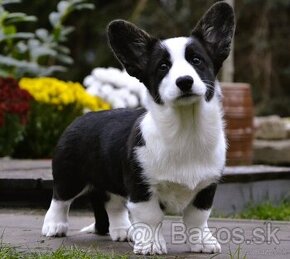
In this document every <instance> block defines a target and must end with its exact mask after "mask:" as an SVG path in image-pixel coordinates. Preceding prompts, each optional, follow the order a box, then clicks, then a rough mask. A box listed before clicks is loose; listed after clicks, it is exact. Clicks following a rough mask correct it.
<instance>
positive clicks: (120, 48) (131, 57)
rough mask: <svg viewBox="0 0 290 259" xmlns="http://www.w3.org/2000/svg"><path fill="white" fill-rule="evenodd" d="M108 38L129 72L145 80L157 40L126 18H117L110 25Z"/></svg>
mask: <svg viewBox="0 0 290 259" xmlns="http://www.w3.org/2000/svg"><path fill="white" fill-rule="evenodd" d="M108 38H109V43H110V45H111V48H112V50H113V52H114V53H115V55H116V57H117V58H118V59H119V61H120V62H121V63H122V64H123V66H124V67H125V69H126V70H127V72H128V74H129V75H131V76H134V77H136V78H138V79H139V80H140V81H141V82H143V81H144V70H145V67H146V65H147V62H148V58H149V53H150V49H151V48H152V46H153V44H154V43H155V42H156V41H157V40H156V39H154V38H152V37H151V36H150V35H149V34H148V33H146V32H145V31H143V30H141V29H139V28H138V27H137V26H135V25H134V24H132V23H129V22H127V21H124V20H115V21H112V22H111V23H110V24H109V25H108Z"/></svg>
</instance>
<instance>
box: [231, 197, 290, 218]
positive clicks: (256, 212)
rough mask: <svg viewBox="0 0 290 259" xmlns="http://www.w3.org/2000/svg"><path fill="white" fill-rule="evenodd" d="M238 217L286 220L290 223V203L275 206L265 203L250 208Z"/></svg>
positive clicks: (285, 202)
mask: <svg viewBox="0 0 290 259" xmlns="http://www.w3.org/2000/svg"><path fill="white" fill-rule="evenodd" d="M236 217H239V218H243V219H264V220H286V221H290V201H284V202H282V203H280V204H279V205H277V206H275V205H273V204H271V203H270V202H265V203H262V204H260V205H256V206H249V207H248V208H247V209H246V210H245V211H243V212H242V213H240V214H239V215H237V216H236Z"/></svg>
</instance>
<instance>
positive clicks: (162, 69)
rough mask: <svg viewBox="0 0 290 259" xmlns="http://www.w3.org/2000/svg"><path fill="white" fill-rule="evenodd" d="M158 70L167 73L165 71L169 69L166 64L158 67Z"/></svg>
mask: <svg viewBox="0 0 290 259" xmlns="http://www.w3.org/2000/svg"><path fill="white" fill-rule="evenodd" d="M159 69H160V70H161V71H167V70H168V69H169V64H167V63H161V64H160V65H159Z"/></svg>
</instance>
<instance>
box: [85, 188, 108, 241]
mask: <svg viewBox="0 0 290 259" xmlns="http://www.w3.org/2000/svg"><path fill="white" fill-rule="evenodd" d="M89 196H90V200H91V204H92V208H93V211H94V215H95V223H93V224H91V225H89V226H87V227H84V228H82V229H81V232H86V233H96V234H98V235H102V236H103V235H106V234H107V233H108V232H109V218H108V214H107V211H106V208H105V203H106V202H107V201H108V200H109V196H108V195H107V194H106V192H105V191H97V190H96V189H94V190H92V191H90V194H89Z"/></svg>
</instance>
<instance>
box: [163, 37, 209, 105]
mask: <svg viewBox="0 0 290 259" xmlns="http://www.w3.org/2000/svg"><path fill="white" fill-rule="evenodd" d="M188 43H189V38H185V37H178V38H171V39H167V40H164V41H162V44H163V45H164V47H165V48H166V49H167V50H168V52H169V54H170V61H171V62H172V66H171V68H170V70H169V72H168V74H167V75H166V76H165V77H164V78H163V80H162V81H161V83H160V86H159V93H160V96H161V99H162V100H163V101H164V102H165V103H166V102H174V101H176V98H177V97H178V96H180V95H181V94H182V92H181V91H180V89H179V88H178V87H177V85H176V83H175V82H176V79H177V78H179V77H181V76H191V77H192V78H193V80H194V84H193V86H192V92H193V93H195V94H197V95H199V96H204V95H205V92H206V86H205V84H204V83H203V82H202V80H201V79H200V77H199V75H198V74H197V72H196V71H195V69H194V68H193V67H192V65H190V64H189V63H188V62H187V60H186V59H185V48H186V45H187V44H188ZM184 101H186V100H184ZM181 102H182V101H181Z"/></svg>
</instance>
